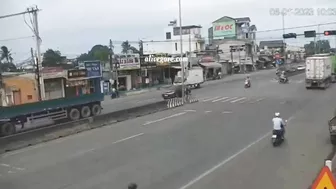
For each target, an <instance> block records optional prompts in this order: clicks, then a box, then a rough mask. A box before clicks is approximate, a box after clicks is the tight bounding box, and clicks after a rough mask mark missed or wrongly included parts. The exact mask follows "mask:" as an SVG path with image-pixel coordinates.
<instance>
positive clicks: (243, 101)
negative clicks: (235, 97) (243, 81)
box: [238, 98, 250, 104]
mask: <svg viewBox="0 0 336 189" xmlns="http://www.w3.org/2000/svg"><path fill="white" fill-rule="evenodd" d="M249 100H250V99H249V98H246V99H245V100H242V101H239V102H238V103H239V104H243V103H245V102H247V101H249Z"/></svg>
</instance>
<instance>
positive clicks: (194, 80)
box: [174, 67, 204, 88]
mask: <svg viewBox="0 0 336 189" xmlns="http://www.w3.org/2000/svg"><path fill="white" fill-rule="evenodd" d="M181 83H182V77H181V73H180V72H178V73H177V76H176V77H175V81H174V85H181ZM202 83H204V75H203V69H202V68H201V67H199V68H198V67H196V68H195V67H193V68H191V69H190V70H187V71H186V80H185V82H184V84H185V85H188V86H190V87H194V88H199V87H201V84H202Z"/></svg>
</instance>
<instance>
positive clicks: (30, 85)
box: [1, 72, 38, 106]
mask: <svg viewBox="0 0 336 189" xmlns="http://www.w3.org/2000/svg"><path fill="white" fill-rule="evenodd" d="M2 77H3V85H4V87H3V88H2V90H1V106H11V105H19V104H26V103H32V102H36V101H38V90H37V87H36V86H37V82H36V79H35V74H30V73H13V72H9V73H6V72H5V73H3V75H2ZM2 94H5V95H2Z"/></svg>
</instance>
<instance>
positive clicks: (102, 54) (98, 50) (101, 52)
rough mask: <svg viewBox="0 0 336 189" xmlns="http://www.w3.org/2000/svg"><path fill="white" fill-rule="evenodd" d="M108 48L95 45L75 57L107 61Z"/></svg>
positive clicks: (83, 59)
mask: <svg viewBox="0 0 336 189" xmlns="http://www.w3.org/2000/svg"><path fill="white" fill-rule="evenodd" d="M109 53H110V51H109V48H108V47H107V46H103V45H95V46H93V47H92V48H91V50H90V51H89V52H88V53H84V54H81V55H80V56H79V57H78V58H77V59H78V60H79V61H87V60H100V61H108V59H109Z"/></svg>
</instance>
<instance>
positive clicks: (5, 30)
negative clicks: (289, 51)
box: [0, 0, 336, 61]
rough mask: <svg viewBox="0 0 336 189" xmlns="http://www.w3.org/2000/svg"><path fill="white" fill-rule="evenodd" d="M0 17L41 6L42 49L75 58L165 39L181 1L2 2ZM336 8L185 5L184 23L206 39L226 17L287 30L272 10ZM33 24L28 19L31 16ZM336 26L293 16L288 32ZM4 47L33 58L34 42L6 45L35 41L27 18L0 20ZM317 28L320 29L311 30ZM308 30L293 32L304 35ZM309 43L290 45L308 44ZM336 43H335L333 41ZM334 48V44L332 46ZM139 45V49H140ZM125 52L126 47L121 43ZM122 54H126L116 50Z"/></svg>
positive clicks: (311, 1) (247, 1)
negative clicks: (101, 47)
mask: <svg viewBox="0 0 336 189" xmlns="http://www.w3.org/2000/svg"><path fill="white" fill-rule="evenodd" d="M0 1H1V4H2V6H1V7H0V15H5V14H11V13H16V12H22V11H24V10H25V9H26V8H27V7H29V6H31V5H37V6H38V7H39V8H40V9H42V11H41V12H40V13H39V25H40V33H41V37H42V40H43V42H42V44H43V46H42V50H46V49H47V48H54V49H59V50H60V51H61V52H62V53H63V54H65V55H69V56H74V55H77V54H80V53H82V52H86V51H88V50H89V49H90V48H91V47H92V46H93V45H94V44H99V43H100V44H108V40H109V39H110V38H111V39H112V40H114V41H123V40H127V39H128V40H130V41H137V40H138V39H139V38H145V39H144V40H163V39H164V33H163V30H164V28H166V27H167V24H168V22H169V21H170V20H173V19H174V18H177V17H178V1H177V0H142V1H139V0H124V1H117V0H95V1H88V0H0ZM318 7H324V8H332V9H335V12H336V1H335V0H320V1H316V0H304V1H303V0H296V1H293V0H279V1H275V0H225V1H223V0H202V1H201V0H182V16H183V20H182V23H183V24H184V25H187V24H200V25H202V26H203V27H204V28H203V34H204V35H205V36H206V35H207V33H206V32H207V28H208V27H210V26H211V22H212V21H214V20H216V19H218V18H220V17H222V16H231V17H245V16H248V17H250V18H251V20H252V23H253V24H255V25H256V26H257V28H258V30H259V31H263V30H267V29H277V28H282V19H281V17H280V16H270V15H269V10H270V8H314V9H315V10H316V9H317V8H318ZM26 18H27V20H29V19H28V17H26ZM333 21H336V16H288V17H286V18H285V26H286V27H294V26H298V25H311V24H318V23H325V22H333ZM0 25H1V30H0V45H6V46H8V47H9V48H10V49H12V51H13V53H14V59H15V60H16V61H20V60H22V59H25V58H28V57H29V49H30V47H33V48H35V44H34V40H33V39H31V38H29V39H21V40H11V41H1V40H4V39H10V38H19V37H25V36H31V35H32V32H31V31H30V30H29V28H28V27H27V26H26V25H25V23H24V19H23V16H18V17H13V18H8V19H2V20H0ZM309 29H316V30H317V27H315V28H307V29H306V30H309ZM325 29H336V24H335V25H329V26H321V27H320V30H321V31H323V30H325ZM304 30H305V29H297V30H291V31H288V32H298V33H299V32H303V31H304ZM281 35H282V31H280V32H267V33H258V34H257V38H259V39H263V40H267V39H272V38H274V39H276V38H279V37H280V36H281ZM305 41H308V40H307V39H306V40H305V39H297V40H289V41H288V42H290V43H292V44H299V45H300V44H302V43H304V42H305ZM332 41H334V40H332ZM332 44H334V43H332ZM134 45H136V46H137V44H134ZM115 46H116V47H117V48H118V47H120V42H119V43H117V42H116V43H115ZM116 50H117V51H120V49H116Z"/></svg>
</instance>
